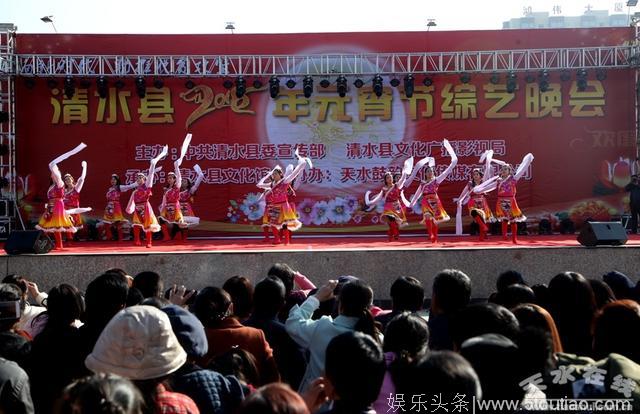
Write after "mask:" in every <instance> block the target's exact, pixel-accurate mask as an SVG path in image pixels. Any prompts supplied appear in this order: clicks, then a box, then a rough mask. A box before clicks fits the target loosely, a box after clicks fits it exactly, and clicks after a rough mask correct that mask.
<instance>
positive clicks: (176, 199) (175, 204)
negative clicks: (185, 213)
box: [159, 134, 191, 241]
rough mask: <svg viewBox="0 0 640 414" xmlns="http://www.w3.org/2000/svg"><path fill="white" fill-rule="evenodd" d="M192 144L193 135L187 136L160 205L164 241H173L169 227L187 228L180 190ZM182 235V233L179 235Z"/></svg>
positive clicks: (170, 174) (168, 177)
mask: <svg viewBox="0 0 640 414" xmlns="http://www.w3.org/2000/svg"><path fill="white" fill-rule="evenodd" d="M190 142H191V134H187V136H186V137H185V139H184V142H183V143H182V151H181V153H180V158H178V159H177V160H176V161H175V162H174V163H173V171H174V172H170V173H169V174H167V186H166V187H165V188H164V195H163V196H162V204H161V205H160V218H159V219H160V221H161V222H162V235H163V237H162V241H170V240H171V230H173V229H170V228H169V226H171V227H173V226H174V225H176V226H178V228H179V229H181V228H183V227H186V224H185V222H184V219H183V218H182V209H181V208H180V190H181V188H182V174H181V173H180V165H181V164H182V159H183V158H184V156H185V155H186V153H187V149H188V148H189V143H190ZM178 234H180V235H181V233H178Z"/></svg>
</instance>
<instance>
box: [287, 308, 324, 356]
mask: <svg viewBox="0 0 640 414" xmlns="http://www.w3.org/2000/svg"><path fill="white" fill-rule="evenodd" d="M319 307H320V302H319V301H318V299H317V298H316V297H315V296H309V297H308V298H307V300H305V301H304V303H302V305H300V306H298V305H295V306H294V307H293V308H291V310H290V311H289V317H288V318H287V321H286V322H285V327H286V329H287V333H288V334H289V335H290V336H291V338H293V340H294V341H296V342H297V343H298V345H300V346H302V347H305V348H309V346H310V344H311V339H312V337H313V333H314V331H315V329H316V326H317V325H318V321H314V320H312V319H311V317H312V316H313V312H315V310H316V309H318V308H319Z"/></svg>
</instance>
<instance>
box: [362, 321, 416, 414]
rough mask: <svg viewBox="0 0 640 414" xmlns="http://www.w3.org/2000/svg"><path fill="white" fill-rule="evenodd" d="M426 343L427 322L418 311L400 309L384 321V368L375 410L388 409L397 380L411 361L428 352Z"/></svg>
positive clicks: (401, 377)
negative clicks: (415, 312) (401, 310)
mask: <svg viewBox="0 0 640 414" xmlns="http://www.w3.org/2000/svg"><path fill="white" fill-rule="evenodd" d="M428 343H429V326H428V325H427V321H426V320H425V319H423V318H422V317H420V316H418V315H415V314H413V313H409V312H403V313H400V314H398V315H396V316H395V317H394V318H393V319H391V321H390V322H389V323H388V324H387V329H386V330H385V332H384V345H383V348H382V349H383V351H384V359H385V364H386V367H387V371H386V373H385V376H384V381H383V383H382V387H381V388H380V393H379V394H378V398H377V400H376V401H375V403H374V404H373V408H374V410H375V411H376V412H378V413H384V412H387V410H388V409H389V405H388V404H389V396H391V395H395V394H396V384H401V382H402V380H403V374H404V373H405V372H406V370H407V368H408V367H409V366H410V365H411V364H413V363H414V362H415V361H417V360H419V359H420V358H422V357H423V356H425V355H426V354H427V351H428V349H429V348H428ZM400 387H402V386H401V385H400Z"/></svg>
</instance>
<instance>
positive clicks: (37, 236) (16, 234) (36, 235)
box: [4, 230, 53, 254]
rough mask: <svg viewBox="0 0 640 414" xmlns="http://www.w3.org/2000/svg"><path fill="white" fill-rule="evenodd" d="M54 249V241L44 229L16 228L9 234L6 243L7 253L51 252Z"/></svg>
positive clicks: (5, 249)
mask: <svg viewBox="0 0 640 414" xmlns="http://www.w3.org/2000/svg"><path fill="white" fill-rule="evenodd" d="M51 249H53V241H51V239H50V238H49V236H47V235H46V234H45V233H44V232H43V231H42V230H24V231H19V230H15V231H12V232H11V234H9V238H8V239H7V241H6V242H5V243H4V251H5V252H7V254H21V253H35V254H44V253H49V251H51Z"/></svg>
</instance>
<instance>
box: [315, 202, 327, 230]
mask: <svg viewBox="0 0 640 414" xmlns="http://www.w3.org/2000/svg"><path fill="white" fill-rule="evenodd" d="M328 210H329V204H328V203H327V202H326V201H318V202H317V203H315V204H314V205H313V210H312V211H311V221H312V222H313V224H315V225H316V226H319V225H321V224H326V223H327V222H328V221H329V216H328Z"/></svg>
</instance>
